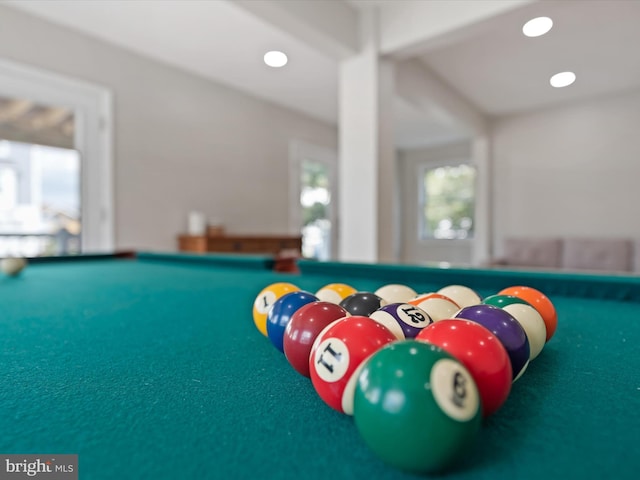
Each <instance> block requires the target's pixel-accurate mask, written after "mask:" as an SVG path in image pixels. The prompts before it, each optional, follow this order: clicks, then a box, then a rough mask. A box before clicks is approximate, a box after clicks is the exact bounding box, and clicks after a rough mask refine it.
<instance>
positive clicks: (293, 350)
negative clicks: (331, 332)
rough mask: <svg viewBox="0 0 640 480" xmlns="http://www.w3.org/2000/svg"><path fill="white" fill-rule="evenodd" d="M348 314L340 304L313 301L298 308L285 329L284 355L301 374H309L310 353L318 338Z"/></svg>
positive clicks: (306, 375)
mask: <svg viewBox="0 0 640 480" xmlns="http://www.w3.org/2000/svg"><path fill="white" fill-rule="evenodd" d="M347 315H348V313H347V311H346V310H345V309H344V308H342V307H341V306H340V305H336V304H335V303H331V302H312V303H308V304H306V305H304V306H302V307H300V308H299V309H298V311H296V313H294V314H293V316H292V317H291V321H290V322H289V323H288V324H287V328H286V329H285V331H284V339H283V348H284V355H285V357H287V360H288V361H289V363H290V364H291V366H292V367H293V368H294V370H296V371H297V372H298V373H299V374H301V375H304V376H305V377H308V376H309V355H310V354H311V347H312V346H313V343H314V342H315V340H316V338H317V337H318V335H319V334H320V332H322V330H324V329H325V327H327V326H328V325H329V324H331V323H333V322H335V321H336V320H339V319H341V318H343V317H346V316H347Z"/></svg>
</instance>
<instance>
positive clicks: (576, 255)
mask: <svg viewBox="0 0 640 480" xmlns="http://www.w3.org/2000/svg"><path fill="white" fill-rule="evenodd" d="M562 267H563V268H565V269H569V270H594V271H610V272H629V271H632V270H633V241H632V240H630V239H618V238H602V239H596V238H567V239H565V241H564V248H563V252H562Z"/></svg>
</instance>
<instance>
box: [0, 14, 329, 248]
mask: <svg viewBox="0 0 640 480" xmlns="http://www.w3.org/2000/svg"><path fill="white" fill-rule="evenodd" d="M0 57H2V58H6V59H10V60H14V61H17V62H22V63H25V64H28V65H32V66H36V67H39V68H44V69H48V70H51V71H54V72H57V73H61V74H63V75H67V76H70V77H75V78H78V79H82V80H86V81H90V82H92V83H95V84H99V85H103V86H105V87H107V88H109V89H111V90H112V91H113V93H114V102H115V105H114V123H115V132H114V136H115V145H114V158H115V160H114V162H115V164H114V183H115V187H114V188H115V195H114V197H115V222H116V224H115V233H116V247H117V248H153V249H164V250H166V249H175V247H176V239H175V237H176V235H177V234H178V233H180V232H183V231H185V230H186V224H187V213H188V212H189V211H190V210H201V211H203V212H204V213H205V214H206V215H207V217H210V218H216V219H219V220H221V221H222V223H223V224H224V225H225V227H226V228H227V230H228V231H232V232H237V233H252V232H260V233H285V232H289V229H288V228H289V227H288V223H289V221H288V220H289V219H288V213H289V199H288V192H289V189H288V186H287V182H288V165H289V160H288V155H289V150H288V149H289V141H290V140H292V139H297V140H302V141H305V142H307V143H309V144H317V145H320V146H324V147H328V148H332V149H334V150H335V149H337V129H336V127H335V126H333V125H328V124H325V123H323V122H320V121H316V120H314V119H311V118H309V117H305V116H303V115H300V114H298V113H295V112H292V111H290V110H287V109H284V108H281V107H278V106H275V105H273V104H270V103H267V102H264V101H261V100H258V99H256V98H252V97H249V96H247V95H244V94H241V93H239V92H238V91H235V90H233V89H230V88H227V87H224V86H221V85H218V84H215V83H212V82H209V81H207V80H204V79H202V78H200V77H197V76H194V75H189V74H187V73H184V72H182V71H179V70H177V69H174V68H171V67H168V66H165V65H163V64H160V63H156V62H153V61H151V60H147V59H145V58H143V57H141V56H137V55H135V54H132V53H129V52H126V51H125V50H122V49H120V48H117V47H114V46H111V45H109V44H107V43H104V42H101V41H98V40H94V39H92V38H90V37H87V36H84V35H82V34H78V33H76V32H74V31H71V30H68V29H65V28H61V27H59V26H56V25H53V24H50V23H47V22H44V21H41V20H39V19H37V18H35V17H31V16H29V15H26V14H23V13H21V12H17V11H14V10H12V9H8V8H5V7H2V6H0ZM203 61H209V59H203Z"/></svg>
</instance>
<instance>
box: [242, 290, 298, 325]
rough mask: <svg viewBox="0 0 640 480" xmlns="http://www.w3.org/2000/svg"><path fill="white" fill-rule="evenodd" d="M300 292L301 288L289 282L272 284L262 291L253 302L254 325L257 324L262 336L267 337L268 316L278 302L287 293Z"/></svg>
mask: <svg viewBox="0 0 640 480" xmlns="http://www.w3.org/2000/svg"><path fill="white" fill-rule="evenodd" d="M298 290H300V288H298V287H297V286H295V285H294V284H292V283H288V282H277V283H272V284H271V285H269V286H268V287H265V288H264V289H262V291H261V292H260V293H259V294H258V296H257V297H256V299H255V301H254V302H253V323H255V324H256V328H257V329H258V330H259V331H260V333H262V335H264V336H265V337H266V336H267V315H268V314H269V310H271V307H272V306H273V304H274V303H275V302H276V300H278V299H279V298H280V297H282V296H283V295H285V294H287V293H290V292H297V291H298Z"/></svg>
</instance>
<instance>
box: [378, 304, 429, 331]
mask: <svg viewBox="0 0 640 480" xmlns="http://www.w3.org/2000/svg"><path fill="white" fill-rule="evenodd" d="M369 317H370V318H373V319H374V320H375V321H376V322H378V323H381V324H382V325H384V326H385V327H387V328H388V329H389V330H390V331H391V333H393V334H394V336H395V337H396V338H397V339H398V340H404V339H405V338H414V337H415V336H416V335H417V334H418V333H419V332H420V331H421V330H422V329H423V328H425V327H426V326H427V325H429V324H431V323H433V319H432V318H431V317H430V316H429V315H428V314H427V312H425V311H424V310H422V309H421V308H420V307H417V306H415V305H411V304H410V303H390V304H389V305H385V306H384V307H380V308H379V309H378V310H376V311H375V312H373V313H372V314H371V315H369Z"/></svg>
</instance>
